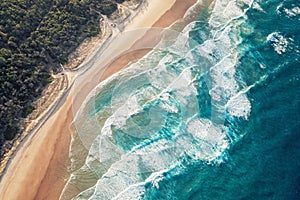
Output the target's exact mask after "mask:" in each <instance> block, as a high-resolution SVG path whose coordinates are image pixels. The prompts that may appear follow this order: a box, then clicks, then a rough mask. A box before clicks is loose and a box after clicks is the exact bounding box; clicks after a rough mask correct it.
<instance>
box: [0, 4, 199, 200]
mask: <svg viewBox="0 0 300 200" xmlns="http://www.w3.org/2000/svg"><path fill="white" fill-rule="evenodd" d="M194 3H196V1H195V0H177V1H175V0H166V1H163V2H162V1H160V0H149V1H148V6H147V7H146V8H143V9H142V10H141V11H140V13H139V14H138V15H137V16H136V17H135V18H134V19H133V20H132V21H131V22H130V23H129V24H128V25H126V28H125V30H124V31H130V30H135V29H138V28H147V27H168V26H170V25H171V24H172V23H174V22H175V21H176V20H178V19H181V18H182V17H183V16H184V14H185V12H186V10H187V9H188V8H189V7H191V6H192V5H193V4H194ZM114 41H117V38H113V40H112V41H111V43H110V44H109V45H116V44H114ZM119 42H120V41H118V42H116V43H117V44H120V43H119ZM122 42H124V43H123V44H120V46H118V50H119V51H124V49H123V50H122V48H125V50H126V48H128V47H131V46H133V45H134V44H135V43H136V42H138V40H137V39H131V40H130V39H129V40H128V39H126V40H125V39H123V41H122ZM110 53H111V52H104V53H103V54H106V56H105V55H103V58H104V60H105V59H106V60H105V61H103V60H101V61H98V60H95V64H94V65H93V67H91V68H89V69H88V70H87V71H85V72H84V73H83V74H80V75H77V74H75V75H74V73H73V74H72V76H74V80H75V81H76V84H73V85H72V84H70V85H71V88H70V90H69V92H68V93H67V94H66V95H65V96H64V98H63V99H62V100H61V102H60V104H59V105H58V106H57V108H56V110H55V112H54V113H53V114H52V115H51V116H50V117H49V118H48V119H47V121H45V123H44V124H43V126H42V127H41V128H40V129H39V130H38V131H37V132H36V133H34V134H33V135H32V136H31V137H29V138H28V140H26V141H25V142H24V144H22V146H21V147H20V149H19V150H18V152H17V153H16V155H15V156H14V157H13V159H12V160H11V163H10V165H9V166H8V168H7V170H6V173H5V175H4V177H3V178H2V180H1V183H0V191H1V193H0V199H9V200H15V199H26V200H30V199H39V200H41V199H59V196H60V194H61V192H62V189H63V187H64V186H65V184H66V181H67V180H68V178H69V175H70V174H69V172H68V167H69V166H70V161H69V145H70V142H71V131H70V126H71V124H72V121H73V118H74V114H75V113H76V111H77V110H78V108H79V107H80V105H81V103H82V102H83V101H84V99H85V98H86V96H87V95H88V93H89V92H90V91H91V90H92V89H93V88H94V87H95V86H96V85H97V84H98V83H99V81H102V80H104V79H106V78H107V77H109V76H111V75H112V74H114V73H116V72H117V71H119V70H120V69H122V68H123V67H124V66H125V65H126V64H127V63H128V62H129V61H130V59H128V58H130V56H126V57H124V58H123V59H122V58H121V59H118V61H116V62H114V64H113V65H110V66H109V67H107V64H108V63H110V58H111V56H110ZM140 53H141V52H140ZM145 53H146V51H145V52H142V53H141V54H140V55H134V56H135V58H137V57H140V56H142V55H143V54H145ZM91 59H96V58H91ZM124 59H125V60H124ZM78 91H80V92H78ZM74 99H76V103H74V101H73V100H74Z"/></svg>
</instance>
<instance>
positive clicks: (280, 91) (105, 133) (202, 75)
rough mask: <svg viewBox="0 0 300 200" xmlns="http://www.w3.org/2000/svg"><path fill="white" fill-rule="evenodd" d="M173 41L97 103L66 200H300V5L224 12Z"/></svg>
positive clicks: (233, 7)
mask: <svg viewBox="0 0 300 200" xmlns="http://www.w3.org/2000/svg"><path fill="white" fill-rule="evenodd" d="M170 35H176V34H173V32H172V31H170ZM165 40H167V41H162V43H161V44H160V45H158V46H157V48H156V49H154V50H153V51H152V52H150V53H149V54H148V55H147V56H145V57H144V58H143V59H141V60H139V61H138V62H137V63H134V64H132V65H131V66H130V67H129V68H128V69H127V70H125V71H123V72H121V73H120V74H119V75H118V76H115V77H113V78H111V79H110V80H108V81H106V82H105V83H102V84H101V85H100V86H98V87H97V89H95V91H94V93H93V94H94V95H91V96H92V97H90V98H89V99H87V102H89V103H86V104H84V106H83V107H82V109H81V112H79V114H78V115H77V121H78V122H77V124H78V126H77V131H78V132H77V134H78V135H79V140H80V141H81V143H82V145H81V148H83V147H84V148H86V153H82V154H80V153H77V154H78V155H76V148H79V147H78V146H76V145H73V146H72V148H73V149H71V157H72V158H73V162H74V163H76V162H77V165H79V164H78V163H81V165H82V167H81V165H79V167H77V168H76V167H75V171H74V173H73V174H72V177H71V178H70V180H69V182H68V183H69V184H68V185H67V187H66V188H65V190H64V194H70V193H71V192H70V190H71V189H70V188H72V185H73V186H76V188H77V190H78V191H77V194H76V195H77V197H74V198H75V199H147V200H154V199H155V200H158V199H170V200H171V199H174V200H175V199H178V200H183V199H195V200H198V199H199V200H200V199H300V187H299V185H300V175H299V172H298V170H299V169H300V159H299V158H300V137H299V136H300V62H299V58H300V3H299V2H297V1H296V0H293V1H279V0H269V1H249V0H244V1H218V0H217V1H215V2H214V6H213V7H210V8H209V9H208V8H204V11H203V12H201V13H198V17H197V19H196V20H195V21H193V22H191V23H190V24H189V25H187V26H186V27H185V28H184V30H183V31H182V33H181V34H179V35H178V36H176V38H175V40H173V39H171V37H166V38H165ZM77 139H78V138H77ZM74 143H76V142H74ZM77 143H78V141H77ZM84 148H83V149H84ZM79 155H80V156H83V157H81V158H79V157H80V156H79ZM76 159H77V161H76ZM80 159H81V161H78V160H80ZM64 194H63V195H62V199H64Z"/></svg>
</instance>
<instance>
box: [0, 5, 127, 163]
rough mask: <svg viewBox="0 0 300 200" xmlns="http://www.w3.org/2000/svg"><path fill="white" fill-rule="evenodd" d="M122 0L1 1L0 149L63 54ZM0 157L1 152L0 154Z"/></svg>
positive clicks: (63, 60)
mask: <svg viewBox="0 0 300 200" xmlns="http://www.w3.org/2000/svg"><path fill="white" fill-rule="evenodd" d="M123 1H125V0H115V1H109V0H1V1H0V120H1V121H0V151H1V154H3V148H2V146H3V144H4V142H5V141H6V140H11V139H13V138H14V137H15V136H16V134H17V133H19V132H20V129H19V122H20V120H21V119H22V118H24V117H26V116H27V115H28V114H30V112H32V111H33V110H34V107H33V106H32V103H33V101H34V100H36V98H37V97H39V95H40V94H41V92H42V90H43V88H44V87H45V86H46V85H47V84H48V83H49V82H50V81H51V76H50V71H51V70H53V71H59V69H60V68H61V65H63V64H65V63H66V62H67V58H68V55H69V54H70V53H71V52H72V51H74V50H75V49H76V48H77V47H78V46H79V44H80V43H81V42H82V41H83V40H84V39H85V38H87V37H91V36H95V35H97V34H98V33H99V31H101V30H100V29H99V27H100V18H101V15H99V13H101V14H102V15H107V16H109V15H111V14H112V13H113V12H114V11H115V10H116V9H117V3H122V2H123ZM1 157H2V155H1Z"/></svg>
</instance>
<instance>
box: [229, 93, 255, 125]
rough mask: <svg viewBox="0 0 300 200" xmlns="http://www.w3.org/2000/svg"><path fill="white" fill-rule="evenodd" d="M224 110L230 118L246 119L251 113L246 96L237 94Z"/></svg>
mask: <svg viewBox="0 0 300 200" xmlns="http://www.w3.org/2000/svg"><path fill="white" fill-rule="evenodd" d="M226 110H227V112H228V113H229V114H230V115H231V116H234V117H242V118H244V119H248V117H249V116H250V112H251V103H250V101H249V99H248V98H247V95H246V94H244V93H238V94H237V95H235V96H233V97H232V98H231V99H230V100H229V101H228V102H227V104H226Z"/></svg>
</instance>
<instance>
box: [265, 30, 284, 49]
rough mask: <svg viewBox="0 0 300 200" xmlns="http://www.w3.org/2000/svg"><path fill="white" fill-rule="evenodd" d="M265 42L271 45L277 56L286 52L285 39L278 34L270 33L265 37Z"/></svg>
mask: <svg viewBox="0 0 300 200" xmlns="http://www.w3.org/2000/svg"><path fill="white" fill-rule="evenodd" d="M267 40H268V41H269V42H270V43H271V45H272V46H273V48H274V50H275V51H276V52H277V53H278V54H283V53H285V52H286V50H287V46H288V40H287V39H286V38H285V37H283V36H282V35H281V34H280V33H279V32H273V33H270V34H269V35H268V36H267Z"/></svg>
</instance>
